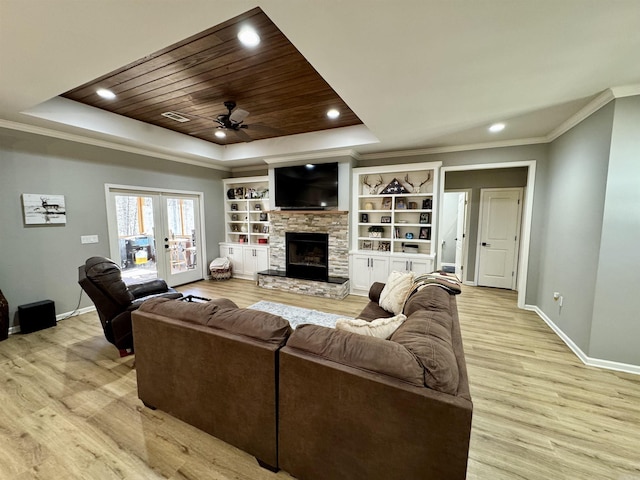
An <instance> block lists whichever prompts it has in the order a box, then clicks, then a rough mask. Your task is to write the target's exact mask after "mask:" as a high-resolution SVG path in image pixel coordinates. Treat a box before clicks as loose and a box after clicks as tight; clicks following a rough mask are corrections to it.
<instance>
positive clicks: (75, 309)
mask: <svg viewBox="0 0 640 480" xmlns="http://www.w3.org/2000/svg"><path fill="white" fill-rule="evenodd" d="M83 291H84V290H82V288H81V289H80V297H79V298H78V305H76V308H74V309H73V312H71V313H70V314H69V315H67V316H66V317H63V318H61V319H60V320H66V319H67V318H69V317H73V316H74V315H75V314H76V312H77V311H78V310H80V302H81V301H82V292H83ZM60 320H58V321H60Z"/></svg>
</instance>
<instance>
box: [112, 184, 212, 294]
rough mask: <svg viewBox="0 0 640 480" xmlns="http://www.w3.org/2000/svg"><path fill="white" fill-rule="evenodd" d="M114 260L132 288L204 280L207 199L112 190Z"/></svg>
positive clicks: (186, 194)
mask: <svg viewBox="0 0 640 480" xmlns="http://www.w3.org/2000/svg"><path fill="white" fill-rule="evenodd" d="M106 189H107V195H106V198H107V218H108V224H109V247H110V255H111V258H112V259H113V260H114V261H115V262H117V263H119V265H120V267H121V268H122V276H123V278H124V279H125V281H127V282H128V283H139V282H143V281H147V280H150V279H153V278H162V279H164V280H165V281H166V282H167V284H168V285H169V286H176V285H182V284H184V283H189V282H194V281H196V280H201V279H202V278H204V273H203V272H204V270H203V267H202V260H201V259H202V258H205V257H204V255H203V254H204V252H203V245H204V242H203V237H202V233H201V232H202V218H203V215H202V212H201V207H200V206H201V204H202V202H201V200H202V194H201V193H197V192H166V191H157V190H150V189H142V188H135V187H122V186H113V185H107V186H106Z"/></svg>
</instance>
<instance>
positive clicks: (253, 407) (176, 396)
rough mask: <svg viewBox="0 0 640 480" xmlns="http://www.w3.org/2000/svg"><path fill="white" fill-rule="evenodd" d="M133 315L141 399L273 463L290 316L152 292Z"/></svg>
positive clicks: (264, 462)
mask: <svg viewBox="0 0 640 480" xmlns="http://www.w3.org/2000/svg"><path fill="white" fill-rule="evenodd" d="M132 319H133V337H134V342H135V352H136V372H137V378H138V396H139V397H140V399H141V400H142V401H143V402H144V404H145V405H147V406H149V407H151V408H154V409H155V408H158V409H160V410H163V411H165V412H168V413H170V414H171V415H173V416H175V417H177V418H179V419H181V420H183V421H185V422H187V423H189V424H190V425H193V426H195V427H197V428H199V429H201V430H204V431H205V432H207V433H210V434H211V435H213V436H214V437H217V438H219V439H221V440H223V441H225V442H227V443H229V444H231V445H234V446H236V447H238V448H240V449H242V450H244V451H245V452H248V453H250V454H251V455H253V456H255V457H256V458H257V459H258V461H259V462H260V464H261V465H262V466H264V467H265V468H270V469H275V468H276V467H277V465H278V452H277V435H278V432H277V378H278V377H277V376H278V350H279V349H280V347H282V345H284V343H285V342H286V340H287V338H288V337H289V335H290V333H291V327H290V326H289V322H287V321H286V320H284V319H283V318H281V317H278V316H276V315H271V314H269V313H266V312H259V311H256V310H245V309H242V308H238V307H237V305H236V304H235V303H233V302H232V301H231V300H227V299H217V300H212V301H210V302H207V303H192V302H185V301H180V300H166V299H152V300H148V301H147V302H145V303H144V304H143V305H142V306H141V307H140V308H139V309H138V310H136V311H135V312H133V315H132Z"/></svg>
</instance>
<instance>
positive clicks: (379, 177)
mask: <svg viewBox="0 0 640 480" xmlns="http://www.w3.org/2000/svg"><path fill="white" fill-rule="evenodd" d="M383 183H384V180H383V179H382V175H378V179H377V180H376V184H375V185H374V186H373V187H372V188H374V189H376V188H378V187H379V186H380V185H382V184H383Z"/></svg>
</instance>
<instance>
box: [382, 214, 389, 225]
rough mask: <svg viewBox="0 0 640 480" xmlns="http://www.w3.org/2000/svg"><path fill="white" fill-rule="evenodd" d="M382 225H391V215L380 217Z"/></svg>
mask: <svg viewBox="0 0 640 480" xmlns="http://www.w3.org/2000/svg"><path fill="white" fill-rule="evenodd" d="M380 223H391V215H383V216H381V217H380Z"/></svg>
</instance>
